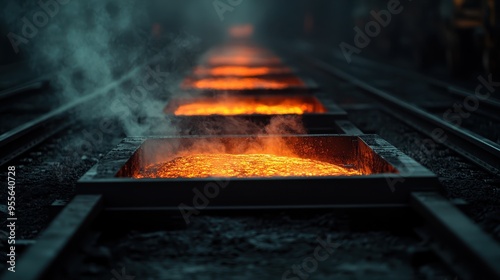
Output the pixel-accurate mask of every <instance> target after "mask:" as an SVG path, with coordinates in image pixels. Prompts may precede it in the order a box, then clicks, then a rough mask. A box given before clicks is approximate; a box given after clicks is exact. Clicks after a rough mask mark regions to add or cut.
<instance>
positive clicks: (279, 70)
mask: <svg viewBox="0 0 500 280" xmlns="http://www.w3.org/2000/svg"><path fill="white" fill-rule="evenodd" d="M291 72H292V70H291V69H290V68H287V67H246V66H219V67H214V68H202V67H197V68H196V69H195V70H194V73H195V75H198V76H208V75H210V76H215V77H216V76H229V77H230V76H237V77H255V76H265V75H276V74H290V73H291Z"/></svg>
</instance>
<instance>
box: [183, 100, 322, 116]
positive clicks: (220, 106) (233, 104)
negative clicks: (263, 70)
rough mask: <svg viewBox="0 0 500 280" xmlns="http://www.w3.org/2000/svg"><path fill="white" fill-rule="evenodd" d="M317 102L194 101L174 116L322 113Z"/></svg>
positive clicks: (185, 105)
mask: <svg viewBox="0 0 500 280" xmlns="http://www.w3.org/2000/svg"><path fill="white" fill-rule="evenodd" d="M324 112H326V110H325V108H324V107H323V106H322V105H321V104H320V103H319V102H317V101H316V102H313V100H310V99H304V98H291V97H290V98H260V99H256V98H224V99H216V100H211V99H203V100H194V101H193V102H192V103H186V104H182V105H180V106H179V107H177V109H176V110H175V112H174V114H175V115H176V116H192V115H202V116H206V115H251V114H261V115H284V114H297V115H302V114H304V113H324Z"/></svg>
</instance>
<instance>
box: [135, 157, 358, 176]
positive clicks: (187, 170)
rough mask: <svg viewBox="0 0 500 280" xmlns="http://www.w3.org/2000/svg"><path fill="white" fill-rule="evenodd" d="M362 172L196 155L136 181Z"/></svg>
mask: <svg viewBox="0 0 500 280" xmlns="http://www.w3.org/2000/svg"><path fill="white" fill-rule="evenodd" d="M352 175H362V174H361V172H360V171H358V170H353V169H347V168H344V167H341V166H338V165H335V164H332V163H327V162H322V161H317V160H312V159H304V158H298V157H288V156H276V155H271V154H194V155H189V156H183V157H177V158H175V159H173V160H171V161H168V162H164V163H159V164H153V165H150V166H148V167H146V168H145V170H141V171H140V172H138V173H137V174H134V178H206V177H239V178H248V177H290V176H299V177H304V176H308V177H309V176H352Z"/></svg>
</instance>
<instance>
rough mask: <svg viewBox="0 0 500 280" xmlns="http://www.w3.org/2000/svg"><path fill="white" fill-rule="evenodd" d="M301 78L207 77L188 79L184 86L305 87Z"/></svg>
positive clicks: (241, 88)
mask: <svg viewBox="0 0 500 280" xmlns="http://www.w3.org/2000/svg"><path fill="white" fill-rule="evenodd" d="M304 86H305V84H304V82H302V80H300V79H299V78H295V77H291V78H279V79H278V78H272V79H271V78H231V77H223V78H205V79H199V80H194V81H186V82H185V83H184V85H183V87H184V88H196V89H212V90H252V89H274V90H276V89H287V88H293V87H304Z"/></svg>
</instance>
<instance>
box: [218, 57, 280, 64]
mask: <svg viewBox="0 0 500 280" xmlns="http://www.w3.org/2000/svg"><path fill="white" fill-rule="evenodd" d="M208 63H209V64H212V65H241V66H245V65H276V64H280V63H281V60H280V59H279V58H278V57H275V56H255V55H217V56H211V57H210V58H208Z"/></svg>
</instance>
